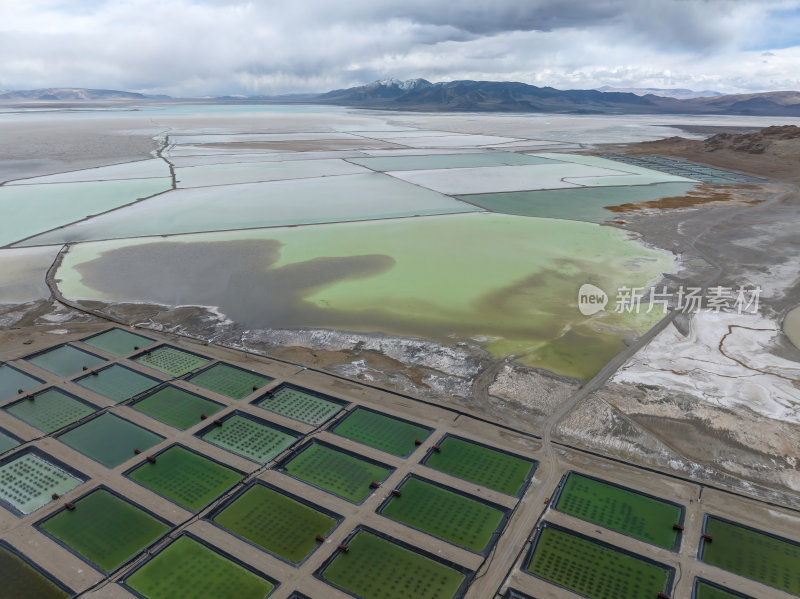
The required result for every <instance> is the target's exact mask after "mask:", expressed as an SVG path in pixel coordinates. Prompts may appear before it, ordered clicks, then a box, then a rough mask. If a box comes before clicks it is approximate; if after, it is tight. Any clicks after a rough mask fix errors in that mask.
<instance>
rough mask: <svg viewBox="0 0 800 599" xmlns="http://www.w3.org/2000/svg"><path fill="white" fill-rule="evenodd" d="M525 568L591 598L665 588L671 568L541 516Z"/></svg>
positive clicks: (616, 598)
mask: <svg viewBox="0 0 800 599" xmlns="http://www.w3.org/2000/svg"><path fill="white" fill-rule="evenodd" d="M525 570H526V571H527V572H529V573H530V574H533V575H534V576H536V577H538V578H541V579H543V580H546V581H548V582H551V583H552V584H555V585H558V586H561V587H564V588H565V589H569V590H570V591H572V592H574V593H577V594H579V595H583V596H584V597H591V599H621V598H622V597H631V598H633V597H653V598H655V597H657V596H658V594H659V593H665V594H667V595H669V594H670V590H671V587H672V581H673V577H674V570H673V569H672V568H670V567H668V566H665V565H663V564H659V563H657V562H654V561H651V560H648V559H645V558H642V557H637V556H635V555H633V554H631V553H628V552H625V551H623V550H621V549H617V548H616V547H613V546H611V545H608V544H606V543H602V542H600V541H595V540H593V539H590V538H589V537H585V536H583V535H579V534H578V533H574V532H570V531H568V530H566V529H563V528H561V527H557V526H554V525H552V524H550V523H549V522H545V523H544V524H543V525H542V528H541V529H540V530H539V531H538V532H537V534H536V538H535V539H534V543H533V547H532V549H531V554H530V557H529V560H528V564H527V566H526V567H525Z"/></svg>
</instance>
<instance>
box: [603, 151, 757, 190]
mask: <svg viewBox="0 0 800 599" xmlns="http://www.w3.org/2000/svg"><path fill="white" fill-rule="evenodd" d="M604 157H605V158H608V159H610V160H615V161H618V162H624V163H626V164H633V165H635V166H641V167H643V168H649V169H653V170H657V171H661V172H664V173H669V174H671V175H678V176H681V177H688V178H690V179H697V180H698V181H702V182H704V183H763V182H764V181H765V179H761V178H759V177H753V176H750V175H744V174H742V173H734V172H732V171H726V170H722V169H718V168H713V167H710V166H702V165H700V164H695V163H693V162H686V161H684V160H676V159H674V158H666V157H664V156H626V155H622V154H605V155H604Z"/></svg>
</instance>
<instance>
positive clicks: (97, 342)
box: [83, 329, 155, 356]
mask: <svg viewBox="0 0 800 599" xmlns="http://www.w3.org/2000/svg"><path fill="white" fill-rule="evenodd" d="M83 342H84V343H86V344H87V345H91V346H92V347H96V348H97V349H102V350H104V351H107V352H109V353H112V354H115V355H117V356H124V355H126V354H129V353H131V352H134V351H136V350H137V349H140V348H143V347H147V346H148V345H152V344H153V343H155V341H154V340H153V339H150V338H149V337H143V336H142V335H137V334H136V333H131V332H130V331H125V330H123V329H109V330H107V331H105V332H103V333H100V334H99V335H93V336H92V337H89V338H88V339H84V340H83Z"/></svg>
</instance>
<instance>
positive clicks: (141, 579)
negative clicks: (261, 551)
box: [125, 533, 277, 599]
mask: <svg viewBox="0 0 800 599" xmlns="http://www.w3.org/2000/svg"><path fill="white" fill-rule="evenodd" d="M125 585H126V586H128V587H130V588H131V589H133V591H135V592H136V593H137V594H139V596H141V597H146V599H176V598H177V597H186V598H187V599H188V598H191V599H219V598H220V597H231V598H235V599H264V598H265V597H267V596H269V595H271V594H272V591H273V590H274V589H275V587H276V586H277V583H276V582H275V581H273V580H270V579H267V578H266V577H265V576H263V575H261V574H258V573H256V572H255V571H254V570H252V569H251V568H249V567H246V566H244V565H243V564H241V563H239V562H238V561H235V560H234V559H233V558H232V557H230V556H228V555H226V554H223V553H221V552H219V551H217V550H215V549H212V548H211V547H209V546H208V545H206V544H205V543H204V542H202V541H200V540H198V539H196V538H195V537H194V536H192V535H189V534H186V533H184V534H182V535H180V536H179V537H178V538H177V539H176V540H174V541H173V542H171V543H170V544H169V545H167V546H166V547H165V548H164V549H162V550H160V551H159V552H158V553H156V554H155V555H154V556H153V557H152V558H150V559H149V560H148V561H146V562H145V563H144V564H143V565H142V566H139V567H138V568H137V569H136V570H134V572H133V574H130V575H129V576H128V577H127V578H126V579H125Z"/></svg>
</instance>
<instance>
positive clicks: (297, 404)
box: [256, 385, 342, 426]
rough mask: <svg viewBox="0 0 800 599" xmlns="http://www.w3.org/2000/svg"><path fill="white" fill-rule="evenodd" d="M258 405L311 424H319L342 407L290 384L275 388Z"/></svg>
mask: <svg viewBox="0 0 800 599" xmlns="http://www.w3.org/2000/svg"><path fill="white" fill-rule="evenodd" d="M256 405H257V406H258V407H259V408H264V409H265V410H269V411H270V412H275V413H276V414H280V415H281V416H286V417H287V418H291V419H292V420H298V421H300V422H304V423H306V424H310V425H311V426H319V425H320V424H322V423H323V422H326V421H327V420H329V419H330V418H331V417H332V416H333V415H334V414H337V413H338V412H339V410H341V409H342V405H341V404H339V403H336V402H333V401H328V400H327V399H324V398H322V397H319V396H317V395H314V394H313V393H306V392H304V391H303V390H302V389H297V388H295V387H290V386H288V385H287V386H282V387H280V388H279V389H277V390H275V391H274V392H273V393H272V395H271V396H270V395H267V396H266V397H264V399H263V400H261V401H259V402H258V403H257V404H256Z"/></svg>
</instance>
